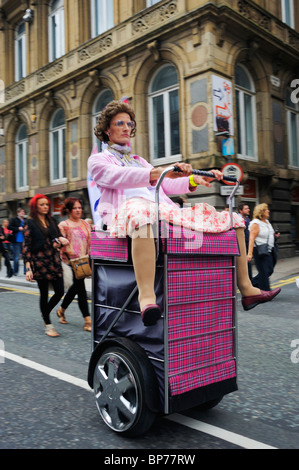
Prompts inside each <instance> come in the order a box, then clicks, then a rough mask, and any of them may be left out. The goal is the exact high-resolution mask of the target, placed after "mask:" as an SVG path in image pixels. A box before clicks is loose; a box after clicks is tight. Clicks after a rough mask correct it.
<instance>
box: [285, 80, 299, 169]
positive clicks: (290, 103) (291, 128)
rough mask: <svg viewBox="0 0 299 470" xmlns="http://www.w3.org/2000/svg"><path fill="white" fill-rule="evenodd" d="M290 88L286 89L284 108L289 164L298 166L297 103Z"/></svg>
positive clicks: (298, 119) (298, 129)
mask: <svg viewBox="0 0 299 470" xmlns="http://www.w3.org/2000/svg"><path fill="white" fill-rule="evenodd" d="M292 96H293V95H292V90H291V89H288V90H287V97H286V110H287V129H288V154H289V166H291V167H296V168H298V167H299V105H298V103H295V102H294V100H292Z"/></svg>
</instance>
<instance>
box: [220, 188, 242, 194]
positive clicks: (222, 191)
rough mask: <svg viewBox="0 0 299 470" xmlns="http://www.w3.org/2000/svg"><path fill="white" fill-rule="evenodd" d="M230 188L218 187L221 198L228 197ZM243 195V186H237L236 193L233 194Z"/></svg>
mask: <svg viewBox="0 0 299 470" xmlns="http://www.w3.org/2000/svg"><path fill="white" fill-rule="evenodd" d="M233 189H234V188H233V187H232V186H220V194H221V196H230V194H231V192H232V191H233ZM243 194H244V186H239V187H238V189H237V191H236V192H235V195H236V196H243Z"/></svg>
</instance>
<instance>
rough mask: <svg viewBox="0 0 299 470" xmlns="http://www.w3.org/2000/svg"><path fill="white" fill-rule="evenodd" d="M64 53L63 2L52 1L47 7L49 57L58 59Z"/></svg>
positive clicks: (59, 0)
mask: <svg viewBox="0 0 299 470" xmlns="http://www.w3.org/2000/svg"><path fill="white" fill-rule="evenodd" d="M64 53H65V28H64V5H63V0H54V1H52V2H51V3H50V6H49V57H50V61H53V60H55V59H58V58H59V57H61V56H62V55H63V54H64Z"/></svg>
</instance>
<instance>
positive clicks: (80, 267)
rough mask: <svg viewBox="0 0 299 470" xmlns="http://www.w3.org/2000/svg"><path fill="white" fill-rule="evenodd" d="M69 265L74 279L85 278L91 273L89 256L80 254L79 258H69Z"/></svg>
mask: <svg viewBox="0 0 299 470" xmlns="http://www.w3.org/2000/svg"><path fill="white" fill-rule="evenodd" d="M70 265H71V267H72V269H73V272H74V275H75V278H76V279H85V278H86V277H90V276H91V275H92V270H91V267H90V264H89V256H88V255H85V256H81V258H74V259H71V260H70Z"/></svg>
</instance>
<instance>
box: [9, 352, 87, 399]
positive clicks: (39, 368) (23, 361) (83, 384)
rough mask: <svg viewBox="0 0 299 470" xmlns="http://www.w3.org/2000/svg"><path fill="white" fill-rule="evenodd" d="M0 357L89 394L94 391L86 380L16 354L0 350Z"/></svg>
mask: <svg viewBox="0 0 299 470" xmlns="http://www.w3.org/2000/svg"><path fill="white" fill-rule="evenodd" d="M0 356H2V357H4V358H7V359H10V360H11V361H14V362H18V363H19V364H21V365H23V366H26V367H30V368H31V369H34V370H37V371H39V372H43V373H44V374H47V375H50V376H51V377H55V378H56V379H59V380H63V381H64V382H68V383H70V384H72V385H77V387H81V388H84V389H85V390H88V391H89V392H91V391H92V390H91V388H90V386H89V385H88V383H87V382H86V380H82V379H78V378H77V377H74V376H73V375H69V374H65V373H64V372H60V371H59V370H56V369H51V368H50V367H46V366H43V365H41V364H38V363H37V362H33V361H30V360H29V359H25V358H24V357H21V356H16V355H15V354H11V353H9V352H7V351H3V350H0Z"/></svg>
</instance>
